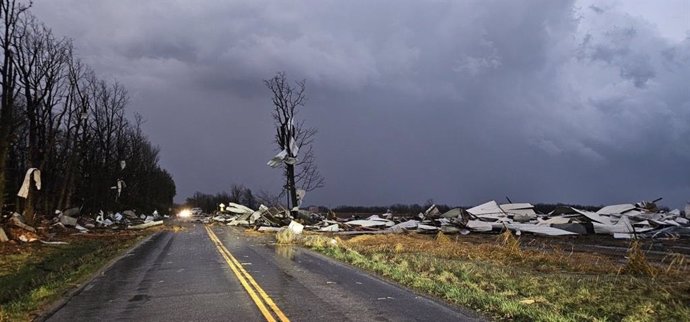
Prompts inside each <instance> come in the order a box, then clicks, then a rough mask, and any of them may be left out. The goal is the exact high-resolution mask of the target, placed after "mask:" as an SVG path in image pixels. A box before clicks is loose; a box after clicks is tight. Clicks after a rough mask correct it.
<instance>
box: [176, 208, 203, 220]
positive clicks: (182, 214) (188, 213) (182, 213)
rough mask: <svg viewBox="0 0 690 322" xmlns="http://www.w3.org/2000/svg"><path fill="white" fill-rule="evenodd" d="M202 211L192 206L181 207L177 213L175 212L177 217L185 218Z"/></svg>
mask: <svg viewBox="0 0 690 322" xmlns="http://www.w3.org/2000/svg"><path fill="white" fill-rule="evenodd" d="M203 213H204V211H203V210H202V209H201V208H198V207H197V208H192V209H182V210H180V212H179V213H177V217H178V218H181V219H186V218H192V217H199V216H201V215H202V214H203Z"/></svg>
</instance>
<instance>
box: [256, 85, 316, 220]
mask: <svg viewBox="0 0 690 322" xmlns="http://www.w3.org/2000/svg"><path fill="white" fill-rule="evenodd" d="M264 84H265V85H266V87H267V88H268V89H269V90H270V91H271V93H272V94H273V97H272V103H273V114H272V116H273V120H274V121H275V126H276V135H275V143H276V144H277V145H278V148H279V149H280V153H279V154H278V155H277V156H276V157H275V158H274V160H272V162H273V163H272V164H271V163H269V165H272V166H274V165H278V164H281V163H282V164H283V165H284V175H285V179H286V184H285V191H286V192H287V194H288V197H289V199H288V207H296V206H297V205H298V204H299V202H298V199H297V190H298V189H303V190H305V191H312V190H314V189H317V188H320V187H323V185H324V178H323V176H322V175H321V173H320V172H319V171H318V167H317V164H316V158H315V156H314V152H313V149H312V147H311V143H312V142H313V140H314V136H315V135H316V129H313V128H307V127H305V126H304V121H298V120H297V119H296V116H297V114H298V112H299V108H300V107H303V106H304V103H305V100H306V96H305V90H306V86H305V81H304V80H302V81H298V82H295V84H294V85H291V84H290V82H289V81H288V80H287V77H286V76H285V73H283V72H279V73H277V74H276V75H275V76H273V78H271V79H269V80H264ZM300 151H302V153H300Z"/></svg>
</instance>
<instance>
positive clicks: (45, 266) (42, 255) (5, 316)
mask: <svg viewBox="0 0 690 322" xmlns="http://www.w3.org/2000/svg"><path fill="white" fill-rule="evenodd" d="M148 233H151V232H147V233H142V234H128V235H124V236H116V237H115V238H103V237H100V238H83V239H75V240H72V241H70V243H69V244H68V245H59V246H45V245H41V244H31V245H22V247H21V248H19V249H18V250H17V251H16V252H15V253H14V254H3V256H2V257H1V258H0V285H1V287H0V321H29V320H32V319H33V318H35V314H36V312H37V310H39V309H41V308H42V307H43V306H45V305H47V304H49V303H51V302H54V301H55V300H57V299H59V298H60V297H61V296H63V295H64V293H65V292H66V291H67V290H69V289H71V288H73V287H75V286H77V285H79V283H82V282H84V281H85V280H86V279H87V278H88V277H89V276H91V275H92V274H93V273H94V272H95V271H96V270H98V269H99V268H101V267H102V266H103V265H105V264H106V263H107V262H108V261H110V260H111V259H112V258H114V257H115V256H117V255H119V254H121V253H122V252H123V251H124V250H126V249H128V248H130V247H131V246H132V245H134V243H136V242H137V241H138V240H140V239H141V238H143V236H144V235H147V234H148Z"/></svg>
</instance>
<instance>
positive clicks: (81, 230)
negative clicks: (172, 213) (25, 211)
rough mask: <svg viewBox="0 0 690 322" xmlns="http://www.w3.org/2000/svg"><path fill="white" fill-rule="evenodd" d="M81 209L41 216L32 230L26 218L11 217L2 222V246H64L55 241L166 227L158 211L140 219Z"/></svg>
mask: <svg viewBox="0 0 690 322" xmlns="http://www.w3.org/2000/svg"><path fill="white" fill-rule="evenodd" d="M81 212H82V209H81V208H70V209H65V210H62V211H61V210H56V211H55V213H54V215H52V216H50V217H48V216H41V217H40V220H38V221H37V222H36V223H35V224H34V225H33V226H31V225H28V224H27V222H26V220H25V218H24V216H22V215H21V214H19V213H16V212H15V213H12V214H8V215H5V216H3V217H2V218H0V242H8V241H15V242H34V241H40V242H42V243H44V244H61V243H63V242H59V241H54V239H56V238H57V237H59V236H60V235H71V234H88V233H89V232H92V231H98V230H105V229H107V230H125V229H145V228H148V227H152V226H158V225H161V224H163V219H164V218H167V217H168V216H161V215H160V214H158V212H157V211H154V212H153V213H152V214H151V215H144V214H141V215H137V214H136V213H135V212H134V211H133V210H125V211H123V212H122V213H119V212H116V213H112V212H108V213H107V214H106V213H104V212H103V211H100V212H99V213H98V214H97V215H96V216H93V215H88V214H82V213H81Z"/></svg>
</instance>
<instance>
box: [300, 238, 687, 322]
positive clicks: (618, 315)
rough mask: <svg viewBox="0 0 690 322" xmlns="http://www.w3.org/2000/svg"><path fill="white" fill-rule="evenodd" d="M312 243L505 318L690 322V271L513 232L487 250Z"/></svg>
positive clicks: (427, 242) (448, 242)
mask: <svg viewBox="0 0 690 322" xmlns="http://www.w3.org/2000/svg"><path fill="white" fill-rule="evenodd" d="M305 246H307V247H310V248H312V249H314V250H317V251H319V252H321V253H324V254H326V255H328V256H331V257H333V258H336V259H338V260H341V261H344V262H347V263H350V264H352V265H354V266H357V267H360V268H362V269H365V270H369V271H372V272H375V273H377V274H379V275H381V276H383V277H385V278H387V279H390V280H393V281H396V282H398V283H401V284H403V285H405V286H408V287H411V288H413V289H415V290H418V291H420V292H423V293H427V294H430V295H432V296H435V297H438V298H441V299H444V300H446V301H448V302H450V303H453V304H456V305H458V306H463V307H466V308H470V309H474V310H476V311H478V312H479V313H480V314H483V315H485V316H487V317H491V318H494V319H497V320H511V321H690V279H688V278H687V276H688V273H689V272H688V271H687V269H683V270H677V269H675V268H674V270H673V271H668V272H666V273H664V274H656V275H654V276H649V275H645V274H632V273H627V272H626V268H629V266H630V265H629V264H627V266H626V264H625V263H621V262H619V261H616V260H613V259H611V258H605V257H603V256H597V255H595V254H578V253H574V254H573V253H571V252H562V251H551V252H537V251H529V250H525V249H520V246H519V241H517V240H516V239H514V237H511V236H506V235H502V236H500V237H499V239H498V240H497V241H496V242H494V243H488V244H482V245H478V244H465V243H462V242H460V241H454V240H453V239H449V238H448V237H446V236H437V237H436V238H435V239H429V238H421V237H420V238H417V237H411V236H361V237H355V238H352V239H350V240H346V241H340V240H339V241H338V242H311V243H309V244H306V245H305ZM635 260H639V259H635Z"/></svg>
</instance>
